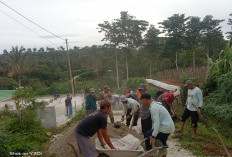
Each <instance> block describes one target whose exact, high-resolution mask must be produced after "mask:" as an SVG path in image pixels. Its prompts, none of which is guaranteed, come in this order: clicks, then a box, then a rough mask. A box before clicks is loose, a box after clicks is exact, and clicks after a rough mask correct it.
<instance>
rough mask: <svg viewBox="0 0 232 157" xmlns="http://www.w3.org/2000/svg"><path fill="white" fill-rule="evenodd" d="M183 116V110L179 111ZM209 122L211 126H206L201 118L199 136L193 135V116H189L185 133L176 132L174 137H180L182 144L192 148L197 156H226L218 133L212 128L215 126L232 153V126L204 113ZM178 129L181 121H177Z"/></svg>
mask: <svg viewBox="0 0 232 157" xmlns="http://www.w3.org/2000/svg"><path fill="white" fill-rule="evenodd" d="M177 114H178V116H181V114H182V110H180V111H179V112H178V113H177ZM203 116H204V118H205V119H207V121H208V123H209V127H205V126H204V125H203V122H202V121H201V120H200V122H199V123H198V130H197V136H196V137H195V138H193V137H192V133H193V129H192V128H191V120H190V119H191V118H189V119H188V120H187V121H186V123H185V127H184V132H183V133H176V134H175V135H174V138H177V139H179V142H180V144H181V146H182V147H183V148H185V149H187V150H190V151H191V152H192V153H193V154H194V155H196V156H226V153H225V151H224V149H223V146H222V145H221V143H220V141H219V139H218V136H217V134H216V133H215V132H214V131H213V130H212V127H215V128H216V129H217V130H218V132H219V134H220V136H221V137H222V140H223V142H224V143H225V145H226V147H227V149H228V150H229V152H230V153H231V154H232V136H231V126H228V125H226V124H223V123H218V122H217V120H215V119H213V117H210V116H206V115H203ZM175 126H176V129H179V128H180V123H175Z"/></svg>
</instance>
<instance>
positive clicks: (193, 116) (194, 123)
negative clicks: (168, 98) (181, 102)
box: [181, 108, 199, 128]
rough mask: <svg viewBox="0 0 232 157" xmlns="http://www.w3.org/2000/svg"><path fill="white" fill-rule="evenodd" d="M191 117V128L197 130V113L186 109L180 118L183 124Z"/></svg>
mask: <svg viewBox="0 0 232 157" xmlns="http://www.w3.org/2000/svg"><path fill="white" fill-rule="evenodd" d="M190 116H191V120H192V126H193V127H194V128H197V123H198V121H199V115H198V113H197V111H190V110H188V109H187V108H186V109H185V110H184V113H183V114H182V116H181V118H182V120H181V121H182V122H185V121H186V120H187V119H188V118H189V117H190Z"/></svg>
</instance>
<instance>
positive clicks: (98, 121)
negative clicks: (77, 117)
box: [75, 110, 107, 137]
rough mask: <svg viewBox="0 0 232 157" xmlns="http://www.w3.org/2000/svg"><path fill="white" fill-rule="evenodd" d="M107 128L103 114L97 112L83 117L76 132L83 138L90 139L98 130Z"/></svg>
mask: <svg viewBox="0 0 232 157" xmlns="http://www.w3.org/2000/svg"><path fill="white" fill-rule="evenodd" d="M106 128H107V119H106V116H105V114H104V113H103V112H102V111H101V110H98V111H97V112H93V113H91V114H89V115H88V116H87V117H85V118H84V119H83V120H82V121H81V122H80V123H79V124H78V125H77V127H76V130H75V131H76V132H77V133H78V134H80V135H82V136H84V137H92V136H93V135H94V134H95V133H96V132H97V131H98V130H99V129H106Z"/></svg>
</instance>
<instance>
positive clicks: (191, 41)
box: [186, 16, 202, 69]
mask: <svg viewBox="0 0 232 157" xmlns="http://www.w3.org/2000/svg"><path fill="white" fill-rule="evenodd" d="M201 31H202V23H201V19H200V18H199V17H194V16H192V17H189V20H188V22H187V24H186V43H187V45H188V48H189V49H190V50H191V51H192V55H193V69H194V68H195V67H196V56H195V48H196V47H197V45H199V42H200V39H201Z"/></svg>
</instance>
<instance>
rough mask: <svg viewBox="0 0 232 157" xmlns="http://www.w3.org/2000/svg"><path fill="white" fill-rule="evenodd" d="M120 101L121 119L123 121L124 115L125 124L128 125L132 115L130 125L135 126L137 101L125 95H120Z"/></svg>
mask: <svg viewBox="0 0 232 157" xmlns="http://www.w3.org/2000/svg"><path fill="white" fill-rule="evenodd" d="M121 101H122V108H123V111H122V119H121V121H122V122H123V121H124V117H125V115H126V125H127V126H130V121H131V118H132V116H133V115H134V122H133V124H132V126H137V122H138V113H136V111H137V110H138V108H139V106H140V105H139V103H138V102H137V101H136V100H134V99H132V98H126V96H125V95H122V96H121Z"/></svg>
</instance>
